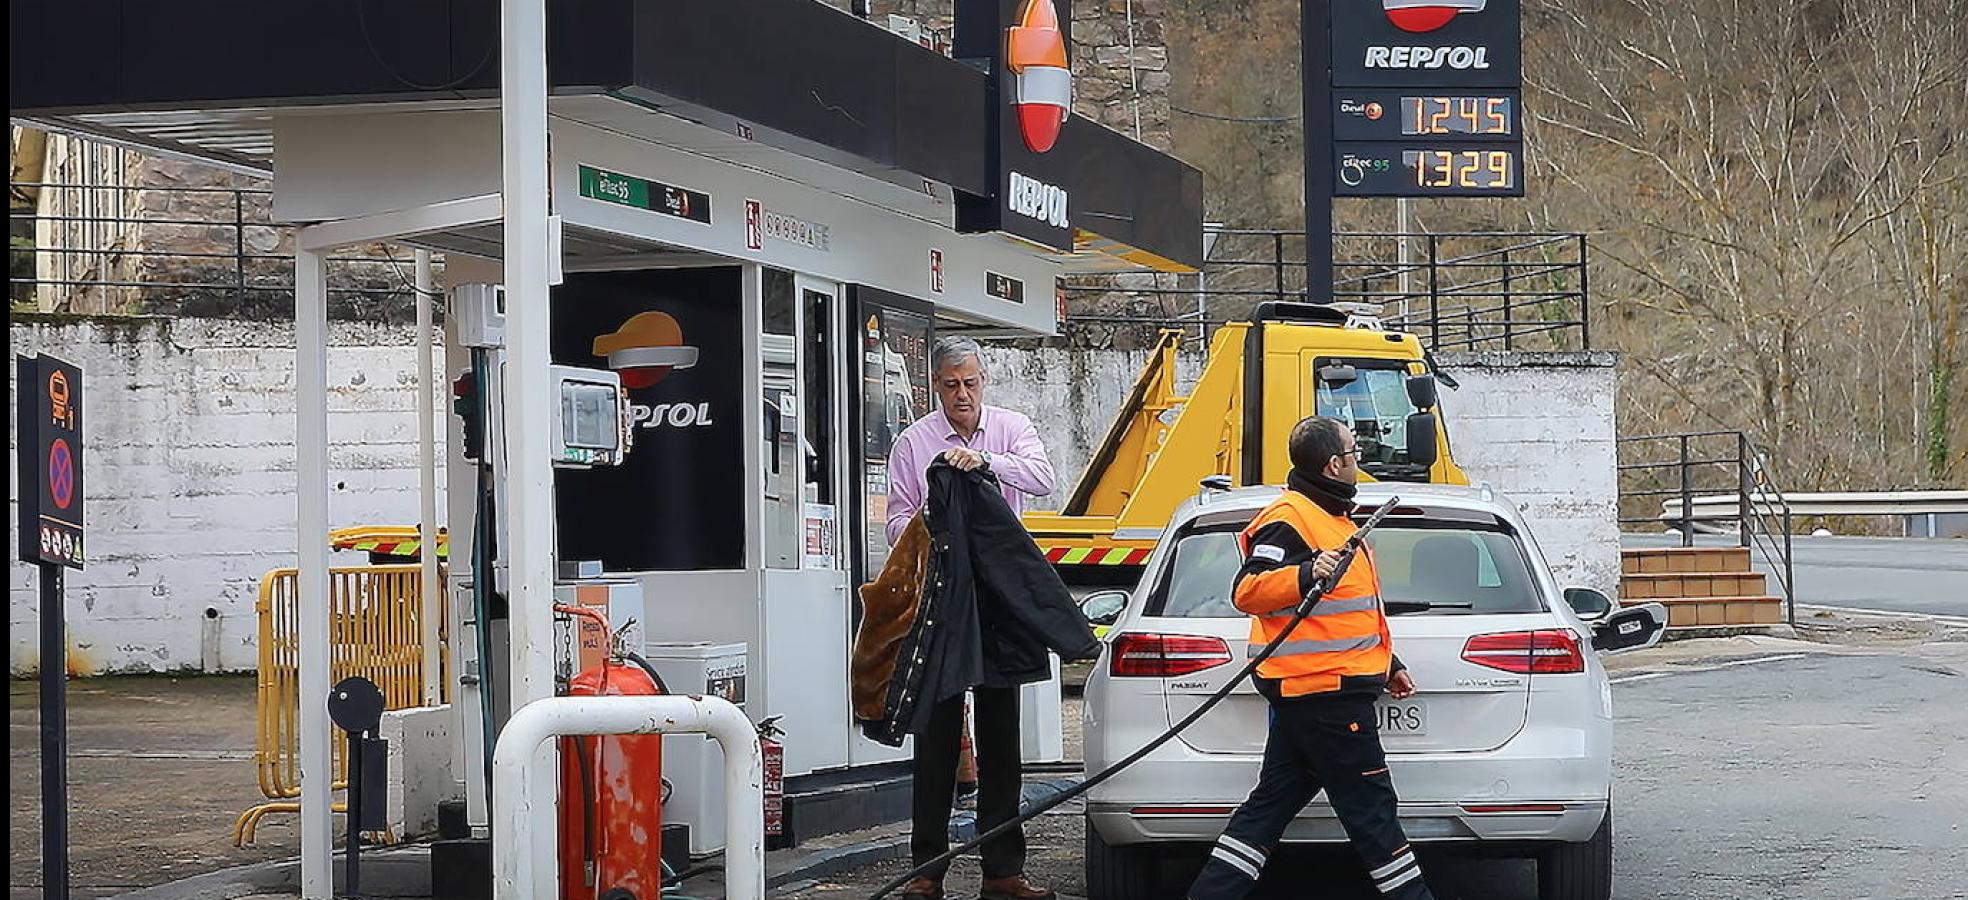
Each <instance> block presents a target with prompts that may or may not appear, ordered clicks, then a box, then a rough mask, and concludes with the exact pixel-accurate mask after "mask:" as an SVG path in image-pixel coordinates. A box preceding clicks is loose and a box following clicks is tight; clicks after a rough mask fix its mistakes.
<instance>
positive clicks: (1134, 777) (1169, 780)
mask: <svg viewBox="0 0 1968 900" xmlns="http://www.w3.org/2000/svg"><path fill="white" fill-rule="evenodd" d="M1609 736H1610V735H1609V734H1607V733H1606V731H1605V730H1602V729H1601V728H1598V727H1591V728H1586V729H1572V728H1549V727H1547V728H1530V729H1527V730H1526V731H1524V732H1522V733H1520V734H1519V735H1518V736H1517V738H1516V739H1515V740H1513V741H1511V742H1510V743H1509V744H1507V745H1505V746H1504V747H1501V748H1498V749H1496V750H1493V751H1488V752H1482V753H1440V754H1398V755H1390V757H1389V766H1390V768H1391V769H1392V771H1393V776H1394V789H1395V792H1396V793H1397V794H1398V795H1399V796H1400V797H1401V801H1402V802H1401V806H1400V816H1401V824H1402V826H1403V828H1404V829H1405V830H1406V831H1407V834H1408V837H1409V838H1411V839H1413V840H1416V841H1425V842H1457V841H1472V842H1531V841H1585V840H1589V839H1590V838H1591V837H1592V834H1593V832H1594V831H1595V830H1597V829H1598V827H1599V823H1600V822H1601V821H1602V820H1603V819H1604V818H1605V815H1606V807H1607V799H1606V798H1607V797H1609V796H1610V795H1611V793H1612V790H1611V784H1612V766H1611V763H1610V754H1608V753H1606V752H1605V747H1604V744H1605V742H1606V741H1607V738H1608V737H1609ZM1094 762H1095V760H1091V759H1090V760H1089V763H1094ZM1258 764H1259V760H1258V759H1257V758H1256V757H1254V756H1230V755H1223V754H1204V753H1198V752H1196V751H1194V750H1192V749H1189V748H1187V747H1185V746H1183V745H1181V743H1180V742H1172V743H1171V744H1169V745H1165V746H1163V747H1162V748H1160V749H1158V750H1157V751H1156V752H1155V753H1153V754H1151V755H1149V756H1148V757H1147V758H1145V759H1143V760H1142V761H1141V762H1139V763H1138V764H1136V765H1135V766H1133V767H1131V768H1129V769H1128V770H1127V771H1124V772H1122V773H1121V774H1119V775H1118V776H1116V777H1115V778H1114V779H1113V780H1111V781H1109V782H1107V783H1106V784H1103V785H1101V786H1100V787H1098V788H1096V789H1094V791H1093V792H1091V793H1090V794H1089V795H1088V797H1087V816H1088V818H1089V820H1090V822H1091V824H1092V826H1093V827H1096V828H1099V829H1100V834H1101V836H1102V837H1104V838H1106V840H1107V841H1108V843H1110V844H1115V845H1121V844H1139V843H1147V842H1177V843H1188V842H1209V841H1214V840H1215V839H1216V836H1217V835H1218V834H1221V833H1222V831H1223V827H1224V825H1225V824H1226V823H1227V822H1228V821H1229V818H1230V812H1231V811H1232V810H1233V809H1235V808H1236V806H1237V805H1238V804H1239V803H1242V802H1243V800H1244V798H1245V797H1246V796H1248V795H1249V793H1250V790H1251V788H1252V786H1254V785H1255V784H1256V783H1257V773H1258ZM1284 840H1285V841H1286V842H1288V843H1339V842H1344V841H1345V840H1346V834H1345V831H1344V830H1343V829H1341V827H1340V825H1339V820H1338V819H1337V818H1336V817H1335V816H1334V813H1333V811H1332V807H1331V806H1329V805H1327V803H1326V802H1325V798H1324V796H1323V795H1321V796H1320V797H1319V798H1318V799H1316V800H1314V801H1313V802H1312V803H1311V805H1309V806H1307V807H1306V809H1305V811H1304V812H1302V813H1300V814H1299V816H1298V818H1297V819H1296V820H1295V821H1293V823H1292V824H1291V825H1290V826H1289V827H1288V828H1287V830H1286V832H1285V836H1284Z"/></svg>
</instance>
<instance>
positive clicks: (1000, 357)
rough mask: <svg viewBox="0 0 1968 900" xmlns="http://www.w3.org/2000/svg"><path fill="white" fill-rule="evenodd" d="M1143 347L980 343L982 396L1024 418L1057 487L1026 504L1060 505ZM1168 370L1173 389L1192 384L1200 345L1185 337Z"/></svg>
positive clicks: (1198, 373)
mask: <svg viewBox="0 0 1968 900" xmlns="http://www.w3.org/2000/svg"><path fill="white" fill-rule="evenodd" d="M1150 352H1151V351H1148V350H1075V351H1069V350H1054V349H1038V350H1015V349H1009V348H1004V347H990V346H987V347H985V348H984V357H985V359H984V367H985V368H984V370H985V378H986V379H987V381H986V385H985V388H984V391H985V392H984V402H986V403H989V404H991V405H992V406H1002V407H1005V408H1007V409H1015V410H1018V411H1019V412H1022V413H1024V414H1026V415H1027V416H1030V417H1031V419H1032V427H1033V428H1035V429H1037V430H1038V432H1039V438H1040V440H1042V441H1044V442H1045V448H1046V453H1047V455H1049V456H1051V457H1052V465H1053V469H1054V470H1055V471H1057V472H1058V474H1059V489H1058V490H1056V491H1054V492H1053V493H1052V494H1051V495H1050V496H1048V497H1040V498H1035V499H1031V500H1028V501H1027V502H1026V504H1025V508H1026V509H1031V510H1056V509H1058V508H1059V507H1061V506H1063V505H1065V503H1066V498H1067V496H1069V495H1070V494H1071V493H1072V491H1073V484H1074V482H1076V481H1077V480H1078V479H1079V477H1080V472H1081V471H1082V470H1084V469H1085V468H1086V464H1087V459H1088V458H1089V457H1091V456H1092V455H1093V450H1094V448H1095V447H1096V446H1098V445H1099V444H1100V439H1101V438H1103V437H1105V436H1106V435H1107V427H1108V426H1109V425H1110V424H1112V423H1113V420H1114V411H1115V410H1116V409H1118V408H1120V405H1121V401H1122V400H1125V399H1126V398H1127V392H1128V388H1130V387H1133V386H1134V378H1135V376H1136V375H1138V374H1140V373H1141V366H1142V365H1143V364H1144V363H1146V362H1147V361H1148V356H1149V354H1150ZM1175 371H1176V383H1177V385H1178V389H1179V390H1182V391H1187V390H1189V389H1190V388H1192V387H1194V386H1195V384H1196V379H1197V378H1200V377H1202V374H1203V353H1202V350H1201V347H1200V345H1198V344H1196V343H1195V342H1194V341H1193V340H1192V341H1191V342H1189V343H1187V344H1184V345H1183V352H1181V353H1179V354H1178V356H1177V360H1176V367H1175Z"/></svg>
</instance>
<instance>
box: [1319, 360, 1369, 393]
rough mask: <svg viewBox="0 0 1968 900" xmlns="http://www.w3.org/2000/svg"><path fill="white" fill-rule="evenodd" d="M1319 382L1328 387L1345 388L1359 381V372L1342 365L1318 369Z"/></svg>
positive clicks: (1335, 364) (1337, 364) (1336, 364)
mask: <svg viewBox="0 0 1968 900" xmlns="http://www.w3.org/2000/svg"><path fill="white" fill-rule="evenodd" d="M1319 380H1320V381H1322V382H1325V383H1326V385H1327V386H1329V387H1336V388H1338V387H1345V386H1347V385H1349V384H1352V383H1353V382H1355V381H1358V380H1360V370H1358V369H1355V368H1353V367H1352V366H1349V365H1346V364H1344V363H1334V364H1332V365H1329V366H1320V367H1319Z"/></svg>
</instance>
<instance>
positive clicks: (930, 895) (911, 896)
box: [902, 876, 943, 900]
mask: <svg viewBox="0 0 1968 900" xmlns="http://www.w3.org/2000/svg"><path fill="white" fill-rule="evenodd" d="M902 900H943V882H941V881H937V880H934V879H931V878H924V877H921V876H918V877H915V878H912V879H909V883H908V884H906V885H903V886H902Z"/></svg>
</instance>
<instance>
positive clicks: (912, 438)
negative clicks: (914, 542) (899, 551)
mask: <svg viewBox="0 0 1968 900" xmlns="http://www.w3.org/2000/svg"><path fill="white" fill-rule="evenodd" d="M953 447H967V448H969V449H972V450H982V451H984V452H986V453H989V454H991V471H992V472H993V473H995V474H996V475H997V476H998V483H999V484H1000V485H1002V486H1003V488H1004V499H1005V503H1006V504H1008V505H1010V506H1011V511H1012V513H1013V514H1017V513H1022V512H1024V511H1025V495H1026V494H1030V495H1032V496H1034V497H1043V496H1045V495H1047V494H1050V493H1052V492H1053V489H1054V488H1055V487H1057V485H1058V479H1057V477H1056V476H1054V474H1053V471H1052V461H1051V460H1049V459H1047V458H1046V452H1045V445H1044V444H1042V443H1040V442H1039V432H1038V430H1037V429H1035V428H1033V427H1032V420H1031V419H1028V418H1026V417H1025V416H1024V415H1022V414H1020V413H1016V412H1013V411H1011V410H1008V409H1004V408H1002V407H997V406H986V407H984V410H983V413H982V414H981V415H979V416H978V420H977V433H976V434H974V435H971V438H970V440H969V441H965V440H964V439H963V438H961V437H959V436H958V435H957V428H956V426H955V425H952V424H950V420H949V418H948V417H946V416H944V415H943V411H942V410H940V409H939V410H933V411H931V412H930V414H929V415H926V416H923V417H922V418H920V419H917V420H916V422H915V424H913V425H910V426H909V427H908V428H906V429H904V430H903V432H902V436H901V437H898V438H896V439H895V447H894V449H892V450H890V451H889V454H888V543H889V544H890V545H891V546H892V545H894V543H895V541H896V539H897V538H900V537H901V536H902V529H904V528H906V527H908V525H909V520H910V519H911V518H914V517H915V515H916V510H918V509H920V508H922V504H923V495H924V494H926V493H928V489H929V464H930V463H932V462H935V461H936V456H937V454H940V453H942V452H943V451H945V450H949V449H951V448H953Z"/></svg>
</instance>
